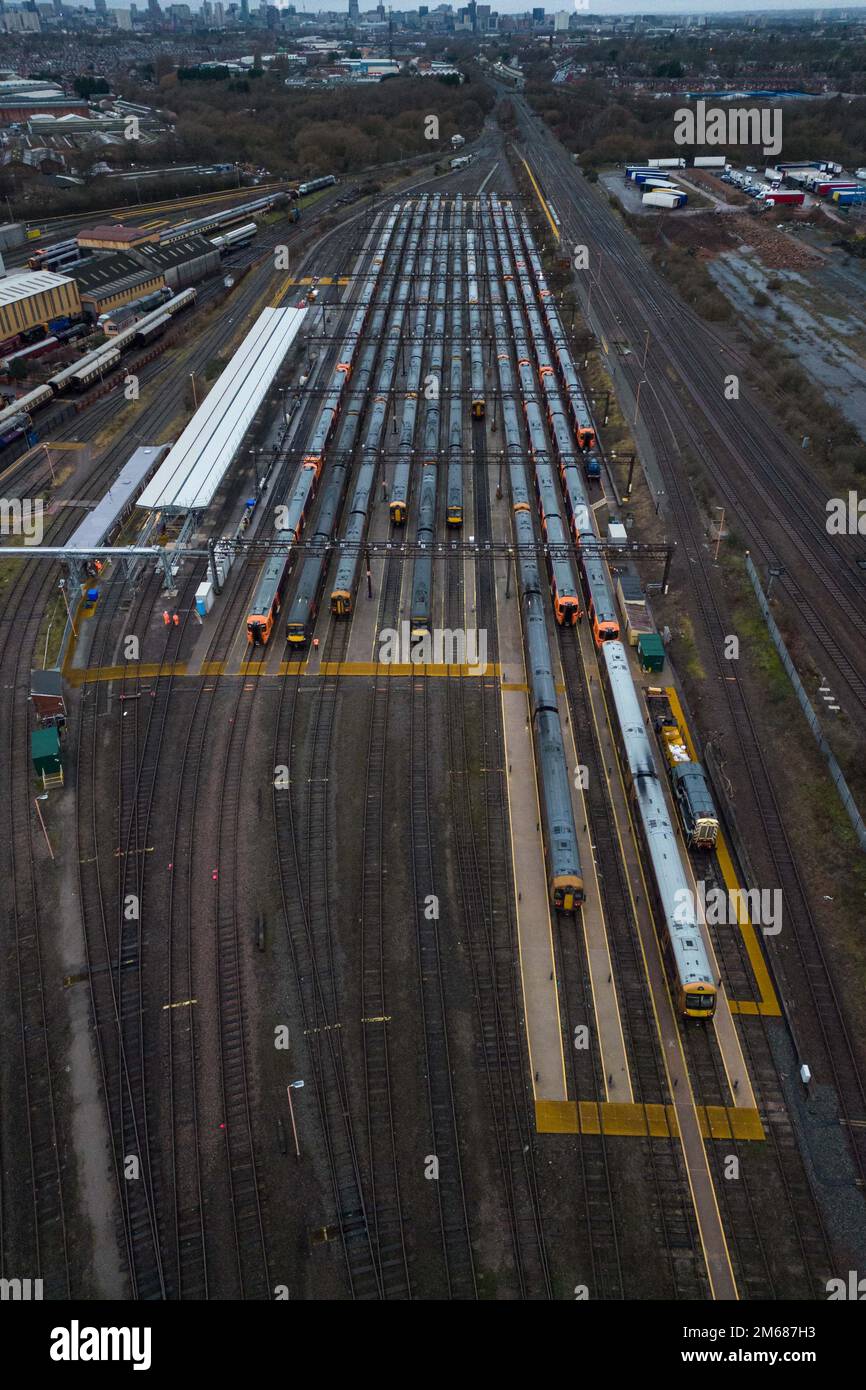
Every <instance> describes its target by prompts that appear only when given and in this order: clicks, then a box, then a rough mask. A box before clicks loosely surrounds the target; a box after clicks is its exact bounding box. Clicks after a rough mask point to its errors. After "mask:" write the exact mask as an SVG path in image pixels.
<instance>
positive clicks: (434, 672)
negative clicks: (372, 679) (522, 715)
mask: <svg viewBox="0 0 866 1390" xmlns="http://www.w3.org/2000/svg"><path fill="white" fill-rule="evenodd" d="M319 670H320V671H321V673H322V675H323V676H468V677H471V676H474V677H475V678H476V679H479V680H480V679H483V678H484V677H485V676H499V675H501V673H502V668H501V666H500V664H499V662H498V661H497V662H488V664H487V665H486V666H485V667H484V670H483V671H479V669H478V667H477V666H447V665H441V664H434V663H430V664H429V665H428V664H425V663H423V662H419V663H418V664H417V665H416V664H415V663H414V662H387V663H382V662H378V661H323V662H322V663H321V666H320V667H319ZM518 688H519V689H521V690H525V689H526V687H525V686H520V687H518Z"/></svg>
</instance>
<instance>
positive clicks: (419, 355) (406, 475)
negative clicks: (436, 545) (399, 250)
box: [388, 194, 441, 526]
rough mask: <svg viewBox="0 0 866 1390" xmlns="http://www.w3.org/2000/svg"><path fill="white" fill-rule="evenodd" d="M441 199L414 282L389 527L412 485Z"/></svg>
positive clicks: (404, 509) (403, 509)
mask: <svg viewBox="0 0 866 1390" xmlns="http://www.w3.org/2000/svg"><path fill="white" fill-rule="evenodd" d="M440 207H441V198H440V197H439V195H438V194H437V195H436V196H435V197H434V198H433V200H432V202H431V207H430V215H429V218H428V222H427V229H426V233H425V238H424V245H423V248H422V252H421V269H420V276H419V280H418V294H417V296H416V299H417V306H416V308H415V312H414V315H413V319H412V333H411V335H410V339H409V360H408V363H407V366H406V394H405V398H404V402H403V412H402V415H401V419H400V437H399V440H398V444H397V458H396V461H395V463H394V473H393V477H392V480H391V491H390V494H389V499H388V511H389V515H390V517H391V524H392V525H393V526H403V525H405V522H406V517H407V515H408V511H409V485H410V483H411V481H412V461H413V459H414V453H415V448H414V446H415V429H416V425H417V421H418V400H419V393H420V390H421V374H422V370H423V366H424V337H425V333H426V331H427V306H428V302H429V300H430V285H431V281H432V276H433V254H434V248H435V244H436V236H437V232H438V227H439V220H440V217H441V210H440Z"/></svg>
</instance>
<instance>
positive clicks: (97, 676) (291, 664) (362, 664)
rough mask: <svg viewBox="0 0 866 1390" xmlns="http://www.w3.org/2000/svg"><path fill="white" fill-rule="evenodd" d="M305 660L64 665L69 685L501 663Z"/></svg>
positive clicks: (402, 672)
mask: <svg viewBox="0 0 866 1390" xmlns="http://www.w3.org/2000/svg"><path fill="white" fill-rule="evenodd" d="M309 665H310V663H309V661H281V662H280V663H279V665H278V666H277V667H276V668H275V669H274V670H273V671H272V670H270V669H269V668H268V665H267V663H266V662H264V661H244V662H242V663H241V664H240V666H238V668H237V670H234V671H229V670H227V669H226V663H225V662H224V661H203V662H202V663H201V666H200V667H199V669H198V670H197V671H196V670H191V669H190V666H189V663H188V662H185V661H176V662H170V661H168V662H165V663H164V664H162V665H161V664H160V663H159V662H158V661H153V662H144V663H139V664H136V665H131V664H130V665H127V666H81V667H76V668H71V669H68V670H67V671H66V672H65V679H66V681H67V682H68V683H69V685H71V686H75V687H77V686H80V685H85V684H88V683H89V682H91V681H116V680H122V679H124V678H126V679H128V680H132V679H133V678H134V677H135V676H147V677H152V678H155V679H158V678H159V677H161V676H191V677H197V676H257V677H259V676H269V675H274V676H304V675H307V674H308V672H309V674H310V675H312V676H316V675H320V676H413V677H420V676H426V677H430V678H439V677H446V676H460V677H462V678H463V679H465V680H485V679H486V680H498V678H499V676H500V674H501V670H502V668H501V666H500V665H499V663H498V662H490V663H488V665H487V666H485V667H484V670H483V671H479V669H478V667H477V666H439V665H417V666H416V665H414V664H412V663H409V664H405V665H403V664H397V663H395V664H386V665H381V664H379V663H378V662H375V661H323V662H322V663H321V665H320V667H319V669H318V671H309ZM503 689H504V690H526V689H527V687H526V686H525V685H506V686H503Z"/></svg>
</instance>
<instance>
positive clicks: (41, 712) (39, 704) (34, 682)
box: [30, 669, 66, 724]
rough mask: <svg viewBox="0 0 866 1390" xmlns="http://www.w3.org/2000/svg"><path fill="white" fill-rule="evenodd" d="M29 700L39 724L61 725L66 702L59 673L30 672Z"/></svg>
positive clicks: (48, 671) (50, 671)
mask: <svg viewBox="0 0 866 1390" xmlns="http://www.w3.org/2000/svg"><path fill="white" fill-rule="evenodd" d="M30 699H31V700H32V701H33V708H34V710H35V711H36V717H37V719H38V720H39V722H40V724H54V723H63V722H64V721H65V719H66V701H65V700H64V698H63V676H62V674H61V673H60V671H56V670H53V669H49V670H47V671H31V672H30Z"/></svg>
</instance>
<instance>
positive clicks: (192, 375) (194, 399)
mask: <svg viewBox="0 0 866 1390" xmlns="http://www.w3.org/2000/svg"><path fill="white" fill-rule="evenodd" d="M189 379H190V381H191V382H192V408H193V410H198V398H197V396H196V392H195V372H190V374H189Z"/></svg>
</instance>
